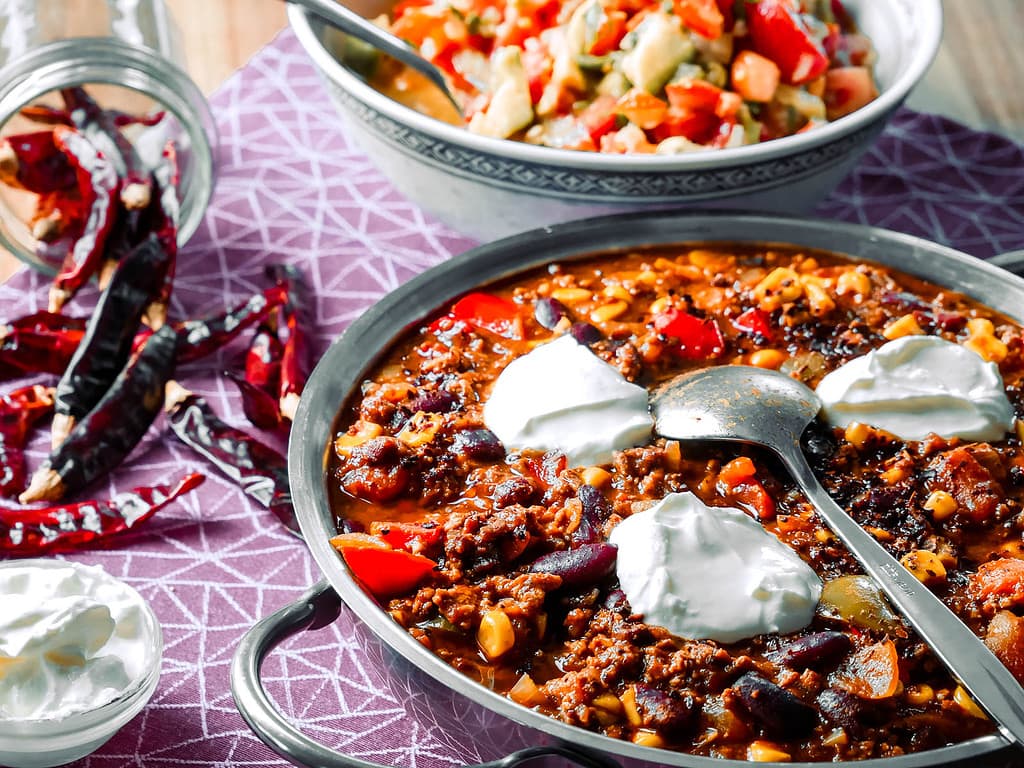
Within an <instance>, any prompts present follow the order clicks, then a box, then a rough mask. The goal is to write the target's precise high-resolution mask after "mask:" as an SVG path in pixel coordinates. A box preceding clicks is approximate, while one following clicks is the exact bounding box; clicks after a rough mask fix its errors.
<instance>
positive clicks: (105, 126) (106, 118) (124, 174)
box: [61, 87, 153, 211]
mask: <svg viewBox="0 0 1024 768" xmlns="http://www.w3.org/2000/svg"><path fill="white" fill-rule="evenodd" d="M61 96H62V97H63V99H64V105H65V107H66V108H67V111H68V115H69V116H70V117H71V121H72V123H74V125H75V127H76V128H78V130H80V131H81V132H82V133H84V134H85V135H86V136H87V137H88V139H89V141H90V142H92V144H93V145H94V146H95V147H97V148H98V149H99V150H100V152H102V153H103V155H104V156H105V157H106V158H107V160H109V161H110V162H111V163H112V164H113V166H114V168H115V169H116V170H117V174H118V175H119V176H120V177H121V182H122V183H121V191H120V197H121V203H122V204H123V205H124V207H125V208H127V209H128V210H130V211H131V210H137V209H142V208H145V207H146V206H148V205H149V201H150V200H151V199H152V197H153V182H152V179H151V177H150V173H149V171H148V170H147V169H146V167H145V164H144V163H143V162H142V159H141V158H140V157H139V153H138V152H137V151H136V150H135V147H134V146H133V145H132V143H131V142H130V141H128V139H127V137H126V136H125V135H124V134H123V133H121V131H120V130H119V128H118V126H117V125H116V124H115V122H114V116H113V115H112V114H111V113H110V112H108V111H106V110H104V109H102V108H101V107H100V105H99V104H97V103H96V102H95V100H93V98H92V97H91V96H90V95H89V94H88V93H86V91H85V89H84V88H81V87H78V88H64V89H62V90H61Z"/></svg>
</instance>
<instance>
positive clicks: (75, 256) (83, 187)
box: [50, 126, 120, 312]
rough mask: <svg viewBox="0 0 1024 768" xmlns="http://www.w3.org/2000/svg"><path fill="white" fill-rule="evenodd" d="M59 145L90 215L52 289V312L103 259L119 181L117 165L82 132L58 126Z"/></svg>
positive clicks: (112, 221)
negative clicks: (69, 164)
mask: <svg viewBox="0 0 1024 768" xmlns="http://www.w3.org/2000/svg"><path fill="white" fill-rule="evenodd" d="M54 137H55V140H56V142H57V145H58V146H59V147H60V148H61V149H62V150H63V151H64V153H65V154H67V156H68V158H69V159H70V161H71V164H72V165H73V166H74V167H75V171H76V173H77V175H78V188H79V191H80V193H81V195H82V198H83V200H86V201H88V211H89V213H88V217H87V218H86V221H85V224H84V227H83V229H82V232H81V234H80V235H79V236H78V237H77V239H76V240H75V242H74V245H73V246H72V247H71V249H70V251H69V252H68V254H67V256H66V257H65V259H64V264H63V265H62V266H61V269H60V272H58V273H57V277H56V278H55V279H54V282H53V286H52V287H51V288H50V311H51V312H57V311H59V310H60V308H61V307H63V306H64V304H65V303H66V302H67V301H68V300H69V299H70V298H71V297H72V296H74V295H75V293H77V292H78V289H79V288H81V287H82V286H83V285H84V284H85V283H86V281H87V280H88V279H89V278H90V277H92V275H93V273H94V272H95V271H96V269H97V268H98V267H99V265H100V262H101V261H102V258H103V246H104V244H105V243H106V240H107V235H108V234H109V233H110V228H111V227H112V226H113V224H114V218H115V213H116V211H117V204H116V201H117V193H118V189H119V188H120V181H119V180H118V177H117V172H116V170H115V169H114V166H113V165H111V163H110V162H108V161H107V160H106V159H104V158H103V156H102V155H101V154H100V153H99V151H98V150H97V149H96V147H95V146H93V144H92V143H91V142H90V141H89V140H88V139H87V138H86V137H85V136H84V135H82V134H81V133H78V132H77V131H75V130H73V129H71V128H66V127H64V126H57V127H56V128H55V129H54Z"/></svg>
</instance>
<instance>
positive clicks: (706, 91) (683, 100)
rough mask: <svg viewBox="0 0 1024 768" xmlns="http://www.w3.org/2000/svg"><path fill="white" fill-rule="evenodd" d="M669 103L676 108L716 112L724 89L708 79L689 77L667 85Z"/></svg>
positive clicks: (666, 91)
mask: <svg viewBox="0 0 1024 768" xmlns="http://www.w3.org/2000/svg"><path fill="white" fill-rule="evenodd" d="M665 96H667V97H668V103H669V104H670V105H671V106H673V107H675V108H676V109H687V110H692V111H695V112H714V111H715V109H716V108H717V107H718V100H719V99H720V98H721V96H722V89H721V88H719V87H718V86H716V85H712V84H711V83H709V82H708V81H707V80H697V79H695V78H688V79H686V80H680V81H679V82H676V83H669V84H668V85H666V86H665Z"/></svg>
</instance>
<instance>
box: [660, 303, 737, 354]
mask: <svg viewBox="0 0 1024 768" xmlns="http://www.w3.org/2000/svg"><path fill="white" fill-rule="evenodd" d="M654 328H655V330H657V331H658V333H660V334H662V335H663V336H667V337H670V338H673V339H675V340H676V341H678V342H679V346H678V347H677V348H676V349H675V350H674V352H675V354H677V355H678V356H679V357H683V358H687V359H690V360H697V359H701V358H708V357H717V356H718V355H721V354H722V352H724V351H725V340H724V339H723V338H722V332H721V331H720V330H719V328H718V323H716V322H715V321H714V319H713V318H704V319H702V318H699V317H696V316H695V315H691V314H690V313H688V312H683V311H681V310H678V309H674V308H670V309H666V310H665V311H664V312H661V313H660V314H657V315H655V316H654Z"/></svg>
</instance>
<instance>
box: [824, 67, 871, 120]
mask: <svg viewBox="0 0 1024 768" xmlns="http://www.w3.org/2000/svg"><path fill="white" fill-rule="evenodd" d="M877 96H878V90H877V89H876V88H875V81H874V80H872V79H871V70H869V69H868V68H867V67H838V68H836V69H830V70H829V71H828V72H826V73H825V110H826V114H827V115H828V119H829V120H836V119H838V118H840V117H842V116H843V115H848V114H850V113H851V112H853V111H855V110H858V109H860V108H861V107H863V106H865V105H866V104H869V103H870V102H872V101H874V100H875V98H876V97H877Z"/></svg>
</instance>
